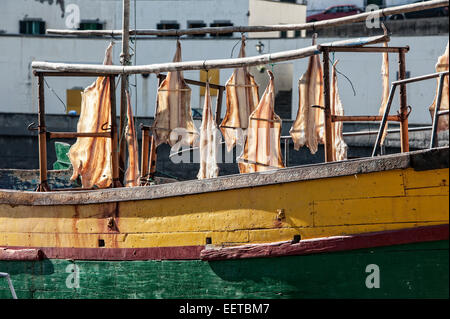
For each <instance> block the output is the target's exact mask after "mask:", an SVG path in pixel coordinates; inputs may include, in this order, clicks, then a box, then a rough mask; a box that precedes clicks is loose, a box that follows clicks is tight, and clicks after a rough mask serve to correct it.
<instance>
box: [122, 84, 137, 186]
mask: <svg viewBox="0 0 450 319" xmlns="http://www.w3.org/2000/svg"><path fill="white" fill-rule="evenodd" d="M125 93H126V96H127V117H128V123H127V127H126V132H127V133H126V140H127V144H128V168H127V170H126V172H125V186H127V187H132V186H139V152H138V141H137V138H136V130H135V127H134V117H133V110H132V108H131V101H130V94H129V93H128V91H125Z"/></svg>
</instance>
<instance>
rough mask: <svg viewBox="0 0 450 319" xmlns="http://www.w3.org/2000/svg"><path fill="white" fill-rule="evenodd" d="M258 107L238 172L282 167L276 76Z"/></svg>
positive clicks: (253, 114) (240, 159) (253, 116)
mask: <svg viewBox="0 0 450 319" xmlns="http://www.w3.org/2000/svg"><path fill="white" fill-rule="evenodd" d="M267 73H268V74H269V77H270V82H269V85H268V86H267V88H266V90H265V92H264V95H263V96H262V98H261V101H260V102H259V105H258V106H257V108H256V109H255V110H254V111H253V113H252V114H251V115H250V123H249V127H248V131H247V133H248V134H247V138H246V140H245V145H244V150H243V152H242V155H241V156H240V158H238V163H239V172H240V173H252V172H262V171H268V170H273V169H278V168H283V167H284V164H283V158H282V155H281V147H280V136H281V119H280V117H279V116H278V115H277V114H275V111H274V104H275V92H274V76H273V73H272V72H270V71H267Z"/></svg>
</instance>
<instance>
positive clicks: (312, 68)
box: [289, 37, 325, 154]
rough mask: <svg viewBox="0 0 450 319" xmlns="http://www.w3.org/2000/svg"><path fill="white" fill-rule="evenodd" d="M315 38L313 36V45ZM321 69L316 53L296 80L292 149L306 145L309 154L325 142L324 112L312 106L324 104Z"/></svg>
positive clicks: (291, 131) (313, 152)
mask: <svg viewBox="0 0 450 319" xmlns="http://www.w3.org/2000/svg"><path fill="white" fill-rule="evenodd" d="M315 43H316V38H315V37H314V38H313V45H314V44H315ZM323 89H324V88H323V71H322V66H321V64H320V58H319V56H318V55H313V56H311V57H310V58H309V62H308V69H307V71H306V73H305V74H303V76H302V77H301V78H300V80H299V81H298V91H299V106H298V112H297V118H296V120H295V122H294V124H293V125H292V128H291V130H290V131H289V133H290V135H291V137H292V140H293V141H294V149H295V150H297V151H298V150H299V149H300V148H301V147H303V146H304V145H306V146H307V147H308V148H309V150H310V152H311V154H315V153H316V152H317V150H318V144H319V143H321V144H323V143H324V142H325V116H324V112H323V111H322V110H321V109H319V108H316V107H313V106H323V105H324V95H323Z"/></svg>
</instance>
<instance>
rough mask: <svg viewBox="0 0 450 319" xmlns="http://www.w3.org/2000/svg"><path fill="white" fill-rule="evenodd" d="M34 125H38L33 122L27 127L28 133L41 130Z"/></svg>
mask: <svg viewBox="0 0 450 319" xmlns="http://www.w3.org/2000/svg"><path fill="white" fill-rule="evenodd" d="M34 125H36V123H34V122H31V123H30V124H29V125H28V127H27V129H28V131H37V130H38V129H39V126H34Z"/></svg>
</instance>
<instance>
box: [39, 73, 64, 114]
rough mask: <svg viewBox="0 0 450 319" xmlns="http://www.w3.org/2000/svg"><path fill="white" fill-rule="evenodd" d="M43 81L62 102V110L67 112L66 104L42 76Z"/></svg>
mask: <svg viewBox="0 0 450 319" xmlns="http://www.w3.org/2000/svg"><path fill="white" fill-rule="evenodd" d="M44 83H45V85H47V88H49V89H50V91H52V92H53V94H55V96H56V97H57V98H58V100H59V101H60V102H61V103H62V105H64V111H65V112H66V113H67V106H66V103H64V101H63V100H62V99H61V98H60V97H59V96H58V94H56V92H55V90H53V88H52V87H51V86H50V85H49V84H48V83H47V80H46V79H45V78H44Z"/></svg>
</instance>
